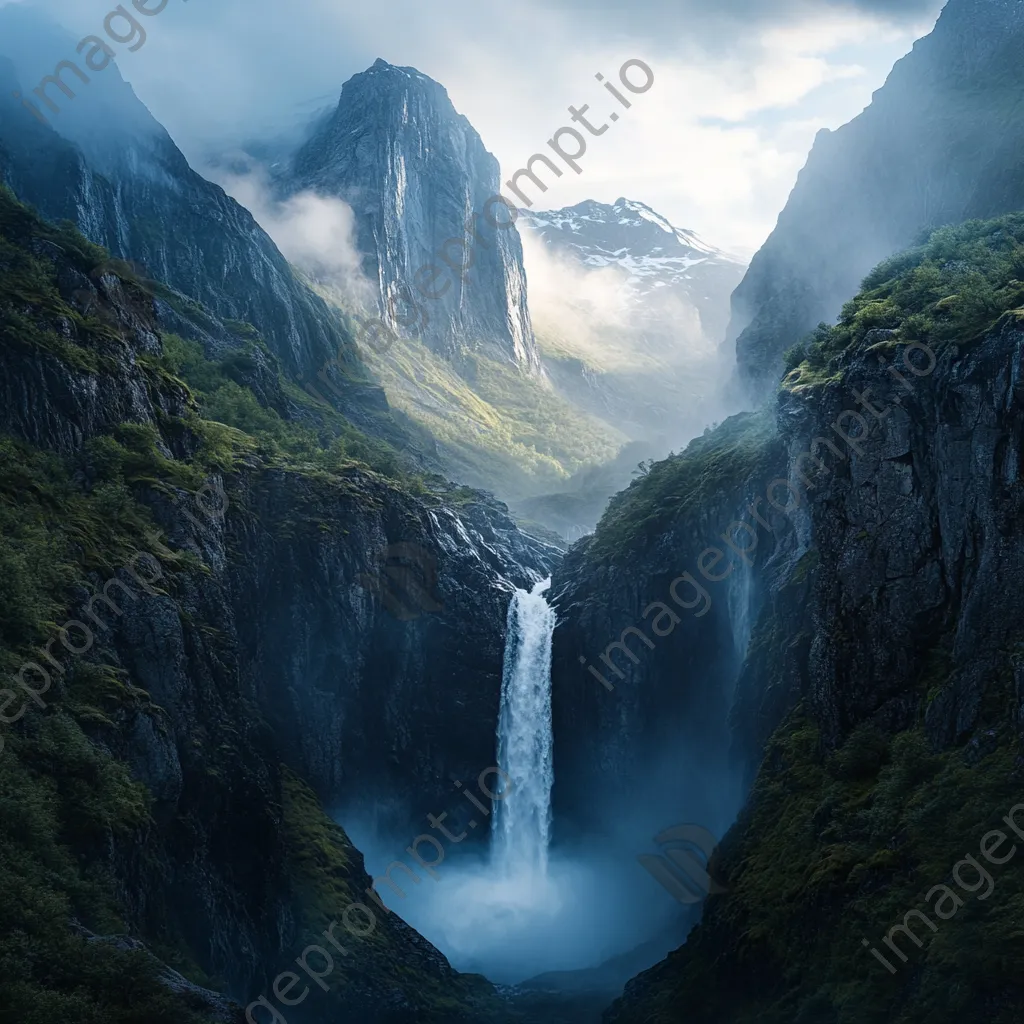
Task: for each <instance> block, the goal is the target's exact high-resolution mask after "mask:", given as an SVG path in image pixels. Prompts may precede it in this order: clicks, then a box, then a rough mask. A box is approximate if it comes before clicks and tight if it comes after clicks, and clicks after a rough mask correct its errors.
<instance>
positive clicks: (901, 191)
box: [730, 0, 1024, 400]
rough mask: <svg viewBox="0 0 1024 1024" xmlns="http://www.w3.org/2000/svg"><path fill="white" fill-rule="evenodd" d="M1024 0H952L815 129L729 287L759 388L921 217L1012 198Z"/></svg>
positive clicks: (907, 237)
mask: <svg viewBox="0 0 1024 1024" xmlns="http://www.w3.org/2000/svg"><path fill="white" fill-rule="evenodd" d="M1022 40H1024V3H1021V2H1020V0H951V2H950V3H949V4H948V5H947V7H946V8H945V10H944V11H943V13H942V15H941V17H940V18H939V21H938V24H937V25H936V28H935V31H934V32H933V33H932V34H931V35H930V36H928V37H926V38H925V39H922V40H920V41H918V42H917V43H916V44H915V45H914V49H913V51H912V52H911V53H910V54H909V55H908V56H906V57H905V58H903V60H901V61H900V62H899V63H897V65H896V67H895V68H894V69H893V71H892V74H891V75H890V76H889V79H888V81H887V82H886V84H885V86H884V87H883V88H882V89H881V90H879V91H878V92H877V93H876V94H875V97H874V101H873V102H872V104H871V106H870V107H868V109H867V110H865V111H864V113H862V114H861V115H860V116H859V117H857V118H855V119H854V120H853V121H851V122H850V123H849V124H847V125H845V126H844V127H843V128H840V129H839V130H838V131H836V132H833V133H830V132H827V131H823V132H821V133H819V135H818V138H817V140H816V141H815V144H814V148H813V150H812V151H811V154H810V157H809V158H808V161H807V165H806V167H805V168H804V169H803V171H802V172H801V173H800V177H799V179H798V181H797V184H796V187H795V188H794V190H793V193H792V195H791V196H790V199H789V202H788V203H787V205H786V208H785V209H784V210H783V211H782V213H781V215H780V216H779V223H778V226H777V227H776V229H775V231H774V232H773V233H772V235H771V237H770V238H769V239H768V241H767V242H766V243H765V244H764V246H763V247H762V249H761V251H760V252H758V253H757V255H756V256H755V257H754V259H753V261H752V262H751V265H750V269H749V271H748V272H747V275H746V277H745V278H744V280H743V282H742V284H741V285H740V286H739V288H737V290H736V292H735V294H734V295H733V317H732V325H731V327H730V340H731V341H735V343H736V354H737V360H738V363H739V372H740V376H741V378H742V379H743V381H744V382H745V384H746V386H747V389H748V391H749V392H750V393H751V394H752V395H754V396H755V397H757V398H758V400H760V399H761V398H763V397H765V396H766V394H767V393H768V392H769V391H770V390H771V389H772V387H774V385H775V384H776V383H777V382H778V380H779V378H780V377H781V375H782V365H781V357H782V355H783V353H784V352H785V351H786V350H787V349H789V348H791V347H792V346H793V345H795V344H796V343H797V342H799V341H800V340H801V339H802V338H803V336H804V335H805V334H806V333H807V332H808V331H810V330H812V329H813V328H814V327H815V326H816V325H817V324H818V323H819V322H821V321H827V322H831V321H832V320H833V319H834V318H835V317H836V316H837V315H838V313H839V310H840V307H841V306H842V304H843V303H844V302H845V301H846V300H847V299H849V298H850V296H852V295H854V294H855V293H856V292H857V290H858V286H859V284H860V282H861V280H862V279H863V277H864V276H865V275H866V274H867V273H868V271H869V270H871V269H872V267H874V266H875V265H876V264H877V263H879V262H880V261H881V260H883V259H885V258H887V257H888V256H890V255H892V254H893V253H894V252H897V251H899V250H901V249H904V248H906V247H907V246H908V245H912V244H914V243H915V242H917V241H918V240H919V239H920V238H921V237H922V235H923V234H925V233H927V232H928V231H929V230H930V229H934V228H937V227H940V226H942V225H944V224H950V223H959V222H961V221H964V220H968V219H971V218H985V217H991V216H996V215H998V214H1001V213H1006V212H1009V211H1012V210H1016V209H1019V208H1020V207H1021V206H1022V205H1024V174H1022V171H1021V167H1022V159H1021V157H1022V149H1021V141H1020V140H1021V138H1022V136H1024V120H1022V118H1024V114H1022V112H1021V108H1020V105H1019V103H1018V102H1017V98H1018V96H1019V94H1020V89H1021V83H1022V71H1021V65H1020V59H1019V55H1020V50H1021V45H1022Z"/></svg>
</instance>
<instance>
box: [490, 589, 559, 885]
mask: <svg viewBox="0 0 1024 1024" xmlns="http://www.w3.org/2000/svg"><path fill="white" fill-rule="evenodd" d="M550 586H551V580H550V579H548V580H544V581H543V582H541V583H538V584H537V585H536V586H535V587H534V588H533V590H531V591H530V593H527V592H526V591H525V590H518V591H516V595H515V597H514V598H513V599H512V604H511V605H510V607H509V610H508V640H507V641H506V644H505V664H504V671H503V673H502V683H501V714H500V717H499V720H498V765H499V767H500V768H501V770H502V771H503V772H505V773H506V775H507V776H508V777H509V778H511V779H512V780H513V782H512V785H511V786H510V787H509V788H508V791H507V793H505V794H503V799H501V800H499V801H496V802H495V813H494V819H493V826H492V828H493V831H492V846H491V850H492V861H493V864H494V867H495V868H496V869H497V870H498V872H500V873H501V875H502V876H504V877H510V876H512V875H514V874H521V873H523V872H531V873H536V874H538V875H541V876H543V875H545V874H546V873H547V866H548V842H549V839H550V833H551V785H552V782H553V764H552V734H551V636H552V633H553V632H554V629H555V612H554V609H552V608H551V606H550V605H549V604H548V602H547V600H546V599H545V597H544V594H545V593H546V592H547V590H548V588H549V587H550Z"/></svg>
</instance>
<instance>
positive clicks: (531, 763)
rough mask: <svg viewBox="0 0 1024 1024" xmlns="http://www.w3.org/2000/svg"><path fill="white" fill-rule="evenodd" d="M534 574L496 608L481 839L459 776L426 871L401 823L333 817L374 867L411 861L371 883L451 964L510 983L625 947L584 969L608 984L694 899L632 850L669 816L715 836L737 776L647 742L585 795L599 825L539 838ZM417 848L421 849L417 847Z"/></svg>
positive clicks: (547, 702)
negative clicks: (615, 965)
mask: <svg viewBox="0 0 1024 1024" xmlns="http://www.w3.org/2000/svg"><path fill="white" fill-rule="evenodd" d="M547 585H548V584H547V581H545V582H544V583H540V584H538V585H537V586H536V587H534V589H533V592H532V593H530V594H527V593H526V592H525V591H519V592H518V593H517V594H516V596H515V598H514V600H513V602H512V605H511V607H510V609H509V623H508V640H507V644H506V655H505V670H504V678H503V684H502V703H501V717H500V722H499V728H498V736H497V737H496V761H495V762H494V763H497V764H498V765H500V767H501V768H502V770H503V771H504V772H506V773H507V775H508V777H509V778H510V779H511V788H510V790H509V792H507V793H505V792H502V791H501V790H502V786H501V784H500V783H497V784H495V782H494V776H493V775H492V776H490V781H488V782H487V785H488V786H491V787H494V788H496V789H497V790H498V795H499V797H501V799H499V800H496V801H495V802H494V804H493V810H494V814H493V816H492V824H491V835H490V843H489V848H485V847H484V845H483V844H481V843H477V844H473V841H472V839H469V837H470V836H472V835H473V831H472V828H473V826H472V825H471V822H473V821H476V820H477V819H480V818H482V815H481V814H479V813H477V812H476V810H475V809H474V806H473V805H472V804H471V803H470V802H469V801H468V800H467V799H464V798H465V797H467V796H468V795H469V792H468V791H470V790H471V789H473V788H475V787H474V786H473V785H472V784H471V783H468V782H467V784H466V787H465V791H464V792H462V793H461V794H460V793H459V792H458V791H455V790H453V800H452V801H451V803H450V805H449V807H448V808H447V810H448V811H449V816H448V818H447V819H446V821H445V825H446V827H447V828H448V830H449V832H450V834H451V835H454V836H462V838H460V839H459V842H458V843H454V842H447V841H444V847H445V855H444V860H443V861H442V862H441V863H440V864H439V865H438V866H437V867H436V868H434V869H433V871H432V872H431V873H428V872H427V871H425V870H423V869H421V868H420V867H418V866H417V864H416V862H415V860H414V859H413V858H411V857H410V856H409V854H408V852H407V850H406V848H407V847H408V846H409V843H410V841H411V839H412V836H409V835H401V836H382V835H380V834H379V832H378V831H377V830H376V829H375V828H374V826H373V824H372V823H371V821H372V819H371V818H370V816H367V815H360V814H358V812H356V811H350V812H349V813H347V814H345V815H344V816H343V818H342V824H343V825H344V827H345V828H346V831H347V832H348V834H349V836H350V837H351V839H352V841H353V842H354V843H355V845H356V846H357V847H358V848H359V849H360V850H361V851H362V852H363V854H364V856H365V858H366V867H367V870H368V871H369V872H370V873H371V875H373V876H374V877H381V876H383V875H384V874H385V872H386V871H387V870H388V868H389V866H392V865H394V863H395V861H400V862H402V863H403V864H405V865H407V866H408V867H409V868H410V869H414V870H415V872H416V876H417V878H418V881H413V879H412V877H411V875H410V872H407V871H405V870H402V869H395V870H393V871H392V873H391V877H392V878H393V879H394V880H395V882H396V883H397V888H398V890H399V891H400V892H401V893H402V895H399V891H396V888H395V887H393V886H391V885H389V884H387V883H386V882H383V881H382V882H381V883H379V884H378V886H377V891H378V894H379V896H380V898H381V899H382V900H383V902H384V904H385V905H386V906H387V907H388V908H389V910H391V911H393V912H394V913H396V914H397V915H398V916H400V917H401V918H402V919H403V920H405V921H406V922H408V923H409V924H410V925H411V926H412V927H413V928H415V929H416V930H417V931H418V932H419V933H420V934H422V935H423V936H424V937H425V938H427V939H428V940H429V941H430V942H432V943H433V944H434V945H435V946H437V948H438V949H440V950H441V951H442V952H443V953H444V954H445V955H446V956H447V957H448V959H449V960H450V961H451V963H452V965H453V966H454V967H455V968H456V969H457V970H460V971H464V972H473V973H480V974H483V975H485V976H486V977H487V978H489V979H490V980H491V981H493V982H496V983H499V984H517V983H520V982H523V981H526V980H528V979H531V978H535V977H537V976H538V975H543V974H550V973H551V972H559V971H581V970H585V969H588V968H595V967H598V966H600V965H602V964H606V962H607V961H609V960H613V959H615V958H618V957H621V956H623V954H629V953H631V952H633V951H638V952H637V955H635V956H633V957H631V958H629V963H628V967H623V969H622V971H621V973H617V972H616V971H615V970H602V971H601V972H598V973H597V976H596V978H595V979H593V980H594V982H595V983H596V984H598V985H608V986H609V990H610V991H611V990H616V991H617V989H618V988H621V985H622V984H623V983H624V982H625V980H626V979H627V978H629V977H631V976H633V975H635V974H636V973H638V972H639V971H641V970H644V969H646V968H647V967H650V966H653V964H654V963H656V962H657V961H658V960H660V959H661V958H663V957H664V956H665V955H666V954H667V953H668V952H669V951H670V950H671V949H674V948H676V947H678V946H679V945H680V944H681V943H682V942H683V940H684V939H685V937H686V934H687V933H688V931H689V930H690V928H691V927H692V926H693V925H694V924H695V923H696V921H697V920H698V918H699V907H700V905H699V904H692V905H683V904H681V903H679V902H677V901H676V900H675V899H673V897H672V896H671V895H670V894H669V893H668V892H667V891H666V890H665V889H664V888H662V886H661V885H660V884H659V883H658V882H657V881H656V880H655V879H654V878H653V877H652V876H651V875H650V874H648V872H647V871H646V870H645V869H644V868H643V867H642V866H641V864H640V863H639V862H638V860H637V855H638V854H641V853H656V852H658V851H657V848H656V847H655V845H654V842H653V837H654V836H656V835H657V834H658V833H660V832H661V831H663V830H664V829H666V828H668V827H670V826H672V825H675V824H678V823H683V822H694V823H700V824H702V825H704V826H705V827H707V828H709V829H711V830H712V831H713V832H714V833H715V834H716V835H718V836H721V835H723V834H724V832H725V830H726V829H727V828H728V827H729V826H730V825H731V824H732V820H733V817H734V815H735V811H736V808H738V806H739V800H740V791H739V784H738V780H737V779H736V778H734V777H732V776H731V775H730V774H729V773H728V772H724V773H723V769H722V764H721V762H719V761H718V759H717V758H713V759H711V762H712V763H709V762H708V760H707V759H706V758H705V757H704V756H703V754H702V753H701V754H699V753H696V752H694V756H688V753H687V751H686V750H685V749H683V748H680V747H675V748H674V749H671V750H667V751H656V752H652V755H651V760H650V762H649V766H648V768H649V770H648V772H647V774H646V775H645V781H644V786H643V790H642V792H636V793H634V794H631V795H630V798H629V799H623V798H621V797H619V798H618V799H617V800H615V801H614V802H613V801H612V800H611V799H610V798H609V797H608V795H607V794H603V793H601V792H600V791H598V790H595V791H594V792H593V793H592V794H589V795H588V800H589V801H590V802H591V803H592V804H593V806H594V807H595V808H600V809H601V813H600V815H599V817H600V819H601V821H602V825H601V828H600V832H599V833H598V832H596V831H595V833H593V834H590V835H586V834H577V835H575V836H573V838H572V841H571V843H564V844H560V845H556V846H554V847H551V846H550V845H549V841H550V833H551V788H552V783H553V760H552V733H551V687H550V678H551V677H550V666H551V634H552V632H553V629H554V625H555V616H554V612H553V611H552V609H551V608H550V607H549V606H548V604H547V601H546V599H545V597H544V594H545V592H546V589H547ZM476 796H477V798H478V799H481V800H482V801H483V802H486V800H485V798H484V797H483V796H482V795H481V794H480V793H477V794H476ZM435 810H436V809H435ZM425 831H427V830H426V829H425ZM432 834H435V835H436V834H437V833H436V832H434V833H432ZM463 834H464V835H463ZM467 840H468V841H467ZM442 841H443V840H442ZM424 856H425V857H426V858H427V859H428V860H429V859H430V858H431V857H433V854H432V853H431V852H430V851H429V850H427V849H426V848H424Z"/></svg>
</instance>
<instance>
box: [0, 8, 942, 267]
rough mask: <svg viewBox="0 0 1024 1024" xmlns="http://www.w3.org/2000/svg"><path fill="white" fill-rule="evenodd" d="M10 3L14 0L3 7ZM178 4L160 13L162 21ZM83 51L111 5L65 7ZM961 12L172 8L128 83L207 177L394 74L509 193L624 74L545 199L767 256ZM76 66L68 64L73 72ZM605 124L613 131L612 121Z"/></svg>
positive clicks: (61, 12)
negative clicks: (839, 143) (643, 73)
mask: <svg viewBox="0 0 1024 1024" xmlns="http://www.w3.org/2000/svg"><path fill="white" fill-rule="evenodd" d="M3 2H4V0H0V5H2V3H3ZM158 2H159V0H148V4H149V6H150V7H155V6H157V4H158ZM45 5H46V6H47V7H48V8H50V9H51V10H52V11H53V12H54V14H55V15H56V16H57V17H58V19H59V20H61V21H63V22H64V23H65V24H66V25H68V27H69V28H72V29H73V30H74V31H75V32H76V33H81V34H82V35H85V34H88V33H92V32H97V31H100V30H101V26H102V23H103V18H104V16H105V15H106V14H107V12H109V11H110V10H111V9H113V7H114V6H116V5H115V4H114V3H113V2H112V0H50V2H47V3H46V4H45ZM941 6H942V0H902V2H898V0H889V2H886V0H704V2H701V0H632V2H613V0H544V2H543V3H541V2H540V0H519V2H517V3H514V4H512V3H506V2H501V3H495V2H493V0H447V2H443V3H434V4H423V3H421V2H419V0H381V2H380V3H373V4H367V3H354V2H341V0H278V2H273V3H271V2H268V0H191V2H188V0H169V3H168V5H167V7H166V9H165V10H164V11H163V12H162V13H160V14H159V16H157V17H153V18H150V19H147V21H146V28H147V31H148V38H147V41H146V43H145V45H144V46H143V47H142V48H141V49H139V50H138V51H137V52H136V53H127V52H123V51H124V48H123V47H121V48H120V50H121V51H122V52H121V53H120V55H119V58H118V60H119V65H120V68H121V71H122V74H123V75H124V76H125V77H126V78H127V79H129V81H131V82H132V83H133V85H134V86H135V88H136V91H137V92H138V93H139V95H140V96H141V97H142V99H143V100H144V101H145V102H146V103H147V104H148V106H149V107H150V109H151V110H152V111H153V113H154V114H155V115H156V116H157V117H158V118H159V119H160V120H161V121H162V122H163V123H164V124H165V126H166V127H167V128H168V130H169V131H170V132H171V134H172V135H173V136H174V138H175V139H176V140H177V141H178V143H179V145H180V146H181V147H182V148H183V149H184V150H185V152H186V154H187V155H188V156H189V157H190V159H192V160H193V162H194V163H196V164H197V165H198V164H201V163H202V161H203V157H204V155H205V154H207V153H209V152H215V151H217V150H221V149H223V148H225V147H229V146H230V145H231V144H232V143H234V142H237V141H239V140H240V139H243V138H246V137H252V136H259V135H260V134H261V133H267V132H273V131H277V130H279V129H282V128H283V127H285V126H287V125H289V124H295V123H297V122H298V121H299V120H300V119H302V118H303V117H305V116H306V114H307V112H309V111H312V110H315V109H317V108H319V107H322V106H325V105H327V104H328V103H333V102H336V99H337V94H338V92H339V90H340V88H341V85H342V83H343V82H344V81H345V80H346V79H347V78H349V77H350V76H351V75H352V74H354V73H356V72H357V71H361V70H363V69H364V68H366V67H367V66H369V65H370V64H371V63H372V62H373V61H374V60H375V59H376V58H377V57H383V58H384V59H385V60H387V61H390V62H391V63H393V64H402V65H412V66H414V67H417V68H419V69H420V70H421V71H423V72H424V73H426V74H428V75H430V76H431V77H433V78H435V79H437V80H438V81H440V82H441V83H442V84H443V85H445V86H446V87H447V89H448V92H449V94H450V96H451V98H452V100H453V102H454V103H455V106H456V108H457V109H458V110H459V111H460V112H461V113H463V114H465V115H466V116H467V117H468V118H469V119H470V121H471V122H472V123H473V124H474V126H475V127H476V128H477V130H478V131H479V132H480V134H481V135H482V137H483V139H484V142H485V144H486V145H487V147H488V148H489V149H490V150H491V151H492V152H493V153H495V154H496V155H497V157H498V158H499V160H500V161H501V163H502V168H503V171H504V172H505V175H504V176H505V177H508V176H509V174H511V172H512V171H514V170H515V169H516V168H518V167H520V166H521V165H522V164H523V163H524V162H525V160H526V159H527V157H529V156H530V154H532V153H534V152H537V151H538V150H540V149H542V148H544V146H545V143H546V141H547V139H549V138H550V137H551V136H552V134H553V133H554V132H555V130H556V129H557V128H558V127H560V126H561V125H564V124H567V123H569V121H568V113H567V107H568V106H569V105H570V104H572V105H576V106H580V105H582V104H584V103H588V104H591V106H592V111H593V114H592V115H589V116H607V114H608V113H610V112H611V111H612V110H614V109H616V104H615V101H614V100H613V99H612V97H611V96H610V95H608V94H607V93H606V92H604V90H603V88H602V86H601V85H599V84H598V83H597V82H596V81H595V78H594V76H595V74H596V73H602V74H604V75H605V76H606V78H608V79H610V80H612V81H614V80H616V79H617V77H618V70H619V68H620V67H621V65H622V64H623V62H624V61H626V60H628V59H630V58H637V59H640V60H643V61H645V62H646V63H647V64H648V65H649V66H650V67H651V68H652V70H653V71H654V75H655V82H654V85H653V87H652V88H651V89H650V91H649V92H647V93H646V94H644V95H642V96H636V97H634V103H633V106H632V108H631V109H630V110H628V111H625V110H623V111H622V117H621V119H620V120H619V121H618V122H617V123H616V124H615V125H614V126H613V127H612V128H610V129H609V131H608V132H607V133H606V134H604V135H602V136H601V137H599V138H594V139H591V140H590V147H589V150H588V152H587V154H586V156H585V157H583V159H582V160H581V161H580V163H581V166H582V173H581V174H580V175H579V176H576V175H573V174H571V173H570V174H566V175H565V176H563V177H562V178H561V179H560V181H558V182H557V183H556V184H555V185H554V186H553V187H552V189H551V190H550V191H549V193H548V194H547V196H546V197H545V200H546V202H545V205H547V206H551V207H557V206H564V205H569V204H572V203H576V202H579V201H581V200H583V199H587V198H593V199H598V200H601V201H606V202H612V201H614V200H615V199H616V198H618V197H619V196H626V197H628V198H631V199H638V200H641V201H643V202H646V203H648V204H650V205H651V206H653V207H655V208H656V209H658V210H659V211H661V212H662V213H664V214H665V215H666V216H668V217H669V218H670V219H671V220H673V221H674V222H675V223H677V224H679V225H680V226H684V227H690V228H693V229H695V230H697V231H699V232H700V233H701V234H702V235H703V236H705V238H707V240H708V241H711V242H713V243H715V244H718V245H721V246H724V247H727V248H733V249H737V250H746V251H748V252H749V251H752V250H753V249H756V248H757V246H758V245H759V244H760V243H761V242H762V241H763V240H764V238H765V237H766V236H767V234H768V233H769V232H770V231H771V229H772V227H773V225H774V223H775V219H776V217H777V216H778V213H779V210H780V209H781V208H782V206H783V204H784V203H785V200H786V197H787V195H788V193H789V190H790V189H791V187H792V185H793V182H794V181H795V178H796V175H797V172H798V171H799V169H800V167H801V166H802V165H803V163H804V161H805V159H806V156H807V152H808V150H809V148H810V145H811V143H812V142H813V139H814V135H815V133H816V132H817V131H818V130H819V129H821V128H835V127H838V126H839V125H841V124H843V123H844V122H845V121H847V120H849V119H850V118H851V117H853V116H855V115H856V114H857V113H858V112H859V111H860V110H861V109H863V107H864V106H865V105H866V104H867V103H868V102H869V101H870V98H871V93H872V92H873V91H874V90H875V89H877V88H878V87H879V86H880V85H881V84H882V83H883V82H884V80H885V77H886V75H887V74H888V71H889V69H890V68H891V66H892V64H893V63H894V61H896V60H897V59H899V57H900V56H902V55H903V54H904V53H906V52H907V50H909V49H910V47H911V45H912V43H913V41H914V39H915V38H917V37H919V36H921V35H923V34H926V33H927V32H928V31H930V29H931V26H932V25H933V24H934V21H935V17H936V15H937V14H938V12H939V9H940V7H941ZM64 56H69V55H66V54H55V55H54V63H56V61H57V60H59V59H61V58H62V57H64ZM597 123H602V122H597Z"/></svg>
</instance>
